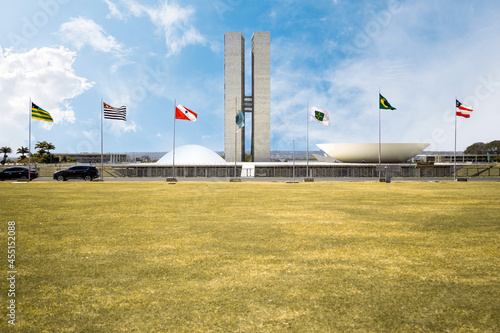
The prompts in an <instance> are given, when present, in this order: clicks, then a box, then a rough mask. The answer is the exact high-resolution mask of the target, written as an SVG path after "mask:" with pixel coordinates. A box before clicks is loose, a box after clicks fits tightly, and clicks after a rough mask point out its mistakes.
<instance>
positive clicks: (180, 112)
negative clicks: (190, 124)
mask: <svg viewBox="0 0 500 333" xmlns="http://www.w3.org/2000/svg"><path fill="white" fill-rule="evenodd" d="M196 118H198V115H197V114H196V113H195V112H193V111H191V110H189V109H188V108H187V107H185V106H182V105H177V106H176V107H175V119H184V120H189V121H196Z"/></svg>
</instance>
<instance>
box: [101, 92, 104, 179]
mask: <svg viewBox="0 0 500 333" xmlns="http://www.w3.org/2000/svg"><path fill="white" fill-rule="evenodd" d="M102 103H103V100H102V98H101V180H104V135H103V123H104V120H103V117H104V109H103V104H102Z"/></svg>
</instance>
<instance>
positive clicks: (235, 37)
mask: <svg viewBox="0 0 500 333" xmlns="http://www.w3.org/2000/svg"><path fill="white" fill-rule="evenodd" d="M270 49H271V38H270V33H269V32H255V33H254V34H253V36H252V93H251V95H250V96H245V38H244V37H243V34H242V33H241V32H226V33H225V35H224V155H225V159H226V161H228V162H234V161H235V160H236V161H237V162H240V161H244V160H245V127H243V128H242V129H241V130H239V131H238V128H237V126H236V122H235V117H236V112H237V110H242V111H243V112H244V113H245V119H249V118H248V117H251V119H252V131H251V134H252V137H251V149H250V151H251V154H252V160H253V161H254V162H268V161H270V160H271V51H270Z"/></svg>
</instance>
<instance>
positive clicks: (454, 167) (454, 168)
mask: <svg viewBox="0 0 500 333" xmlns="http://www.w3.org/2000/svg"><path fill="white" fill-rule="evenodd" d="M456 110H457V98H456V97H455V109H454V112H455V148H454V150H453V180H457V111H456Z"/></svg>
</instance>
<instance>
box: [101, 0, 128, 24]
mask: <svg viewBox="0 0 500 333" xmlns="http://www.w3.org/2000/svg"><path fill="white" fill-rule="evenodd" d="M104 2H105V3H106V4H107V5H108V9H109V14H108V15H107V16H106V17H107V18H111V17H115V18H117V19H119V20H122V19H123V17H124V15H123V14H122V12H121V11H120V10H119V9H118V7H117V6H116V4H114V3H113V2H111V1H109V0H104Z"/></svg>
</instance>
